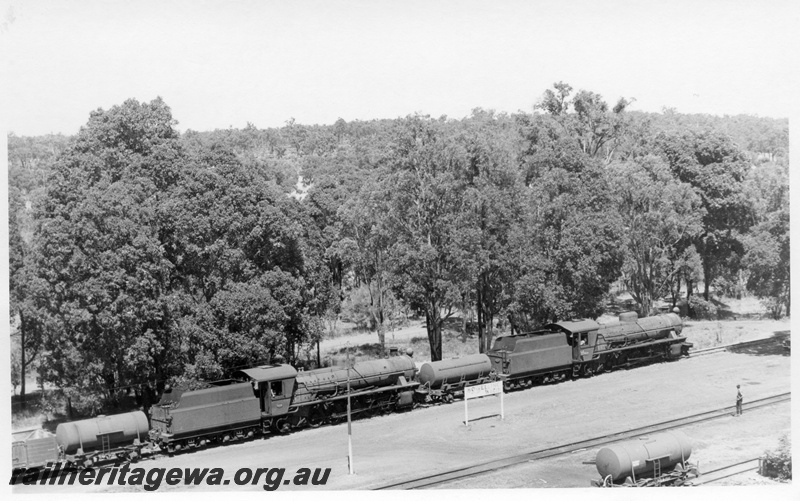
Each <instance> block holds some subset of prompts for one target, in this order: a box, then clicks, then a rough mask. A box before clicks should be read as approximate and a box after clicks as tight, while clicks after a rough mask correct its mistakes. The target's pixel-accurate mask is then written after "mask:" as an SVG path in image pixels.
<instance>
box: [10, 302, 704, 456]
mask: <svg viewBox="0 0 800 501" xmlns="http://www.w3.org/2000/svg"><path fill="white" fill-rule="evenodd" d="M682 327H683V324H682V322H681V319H680V317H679V316H678V315H677V314H674V313H670V314H666V315H660V316H656V317H648V318H642V319H639V318H638V317H637V316H636V314H635V313H623V314H622V315H620V317H619V322H617V323H613V324H604V325H602V324H598V323H596V322H594V321H591V320H581V321H572V322H560V323H554V324H549V325H546V326H544V327H543V328H542V329H540V330H537V331H535V332H530V333H525V334H516V335H509V336H500V337H498V338H497V339H496V340H495V343H494V346H493V348H492V350H491V351H489V352H488V353H485V354H477V355H470V356H465V357H460V358H453V359H446V360H441V361H437V362H428V363H424V364H422V365H421V366H420V367H419V369H417V366H416V364H415V362H414V361H413V359H412V358H411V357H410V356H409V355H410V354H409V355H397V356H392V357H389V358H386V359H381V360H371V361H366V362H360V363H356V364H355V365H354V366H353V367H352V368H351V369H349V370H348V369H346V368H338V367H333V368H322V369H315V370H311V371H297V370H296V369H295V368H294V367H292V366H290V365H287V364H279V365H265V366H260V367H254V368H250V369H245V370H241V371H238V372H237V373H235V374H234V378H233V380H228V381H224V382H219V383H216V384H212V385H211V386H210V387H209V388H204V389H200V390H193V391H184V390H182V389H179V388H176V389H171V390H168V391H165V392H164V394H163V396H162V398H161V400H160V401H159V402H158V403H157V404H156V405H154V406H153V407H152V408H151V409H150V424H149V427H148V426H147V421H146V418H144V414H143V413H141V412H140V411H136V412H132V413H124V414H117V415H113V416H102V417H98V418H94V419H88V420H84V421H78V422H73V423H62V424H60V425H59V426H58V428H57V430H56V441H57V442H58V458H57V459H58V460H61V461H66V462H68V463H69V464H72V465H76V466H88V465H91V464H94V463H96V462H98V461H102V460H105V459H109V458H111V459H115V460H119V459H120V458H122V459H128V460H135V459H136V458H138V457H139V456H140V455H141V454H142V450H143V448H144V449H147V450H166V451H167V452H168V453H173V452H177V451H181V450H186V449H191V448H201V447H205V446H208V445H210V444H214V443H226V442H230V441H235V440H242V439H247V438H252V437H254V436H257V435H265V434H269V433H285V432H288V431H290V430H292V429H297V428H303V427H317V426H320V425H322V424H325V423H335V422H338V421H340V420H343V419H346V416H347V400H348V397H349V399H350V401H351V407H352V411H351V412H352V414H353V415H356V416H368V415H375V414H381V413H388V412H397V411H403V410H407V409H411V408H412V407H414V406H415V405H418V404H425V403H432V402H448V401H452V400H454V399H455V398H457V397H459V396H461V395H463V392H464V389H465V388H466V387H468V386H472V385H477V384H483V383H486V382H491V381H497V380H502V381H503V382H504V386H505V388H506V389H507V390H514V389H519V388H526V387H529V386H532V385H534V384H545V383H551V382H557V381H561V380H564V379H568V378H579V377H589V376H592V375H594V374H598V373H601V372H603V371H609V370H612V369H615V368H620V367H631V366H634V365H638V364H642V363H646V362H650V361H655V360H674V359H677V358H680V357H681V356H685V355H688V350H689V348H690V347H691V346H692V345H691V343H688V342H687V341H686V337H685V336H681V331H682ZM62 427H63V428H62ZM14 457H15V458H16V457H17V455H16V454H15V456H14ZM15 466H18V465H16V464H15Z"/></svg>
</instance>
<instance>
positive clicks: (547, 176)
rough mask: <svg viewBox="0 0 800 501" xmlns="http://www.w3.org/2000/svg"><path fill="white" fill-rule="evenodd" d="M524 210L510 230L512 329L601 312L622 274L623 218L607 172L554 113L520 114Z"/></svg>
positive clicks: (509, 314) (593, 315)
mask: <svg viewBox="0 0 800 501" xmlns="http://www.w3.org/2000/svg"><path fill="white" fill-rule="evenodd" d="M520 121H521V126H522V131H523V136H524V138H525V141H526V146H525V149H524V152H523V156H522V168H523V175H524V179H525V194H524V195H525V196H524V214H523V217H522V219H521V222H520V223H519V224H518V225H517V227H516V228H515V230H514V231H513V232H512V235H513V240H512V242H511V247H512V252H513V256H514V258H513V259H514V260H515V261H516V262H517V263H518V270H517V272H516V273H515V280H514V281H513V289H512V290H513V292H512V293H511V297H513V301H512V302H511V304H510V305H509V307H508V308H507V313H508V316H509V319H510V321H511V323H512V328H513V329H514V330H521V329H529V328H533V327H536V326H537V325H539V324H542V323H546V322H551V321H555V320H558V319H564V318H576V317H592V318H594V317H597V316H599V315H600V314H601V313H602V311H603V299H604V297H605V294H606V293H607V292H608V288H609V286H610V284H611V283H612V282H613V281H614V280H616V279H617V278H618V277H619V274H620V268H621V265H622V257H623V255H622V249H621V248H620V246H619V240H620V238H621V233H622V224H621V221H620V218H619V214H618V212H617V210H616V207H615V206H614V203H613V198H612V197H611V192H610V189H609V185H608V179H607V172H606V170H605V168H604V167H603V165H602V164H601V163H600V162H599V161H598V159H596V158H593V157H590V156H588V155H587V154H586V153H584V152H583V150H582V149H580V147H579V146H578V145H577V144H576V143H575V141H574V139H573V137H572V136H571V134H570V133H569V132H568V131H565V130H564V129H563V128H562V127H561V126H560V124H558V123H557V122H556V121H555V120H554V119H553V118H552V117H550V116H546V115H544V116H543V115H534V116H521V117H520Z"/></svg>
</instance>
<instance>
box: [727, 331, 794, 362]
mask: <svg viewBox="0 0 800 501" xmlns="http://www.w3.org/2000/svg"><path fill="white" fill-rule="evenodd" d="M788 342H789V331H776V332H773V333H772V337H771V338H769V340H768V341H765V342H763V343H760V344H751V345H746V346H739V347H734V348H729V349H728V351H730V352H731V353H740V354H743V355H755V356H768V355H771V356H775V355H777V356H782V357H788V356H791V354H792V352H791V348H790V347H789V344H788Z"/></svg>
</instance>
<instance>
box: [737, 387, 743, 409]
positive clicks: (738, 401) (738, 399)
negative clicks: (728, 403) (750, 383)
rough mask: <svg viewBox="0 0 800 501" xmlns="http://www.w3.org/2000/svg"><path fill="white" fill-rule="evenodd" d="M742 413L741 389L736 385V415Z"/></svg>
mask: <svg viewBox="0 0 800 501" xmlns="http://www.w3.org/2000/svg"><path fill="white" fill-rule="evenodd" d="M741 415H742V390H740V389H739V385H738V384H737V385H736V416H741Z"/></svg>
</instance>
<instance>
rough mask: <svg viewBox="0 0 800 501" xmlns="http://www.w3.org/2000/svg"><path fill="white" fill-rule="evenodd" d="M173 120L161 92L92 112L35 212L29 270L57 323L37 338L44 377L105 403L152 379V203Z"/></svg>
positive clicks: (166, 165) (164, 274)
mask: <svg viewBox="0 0 800 501" xmlns="http://www.w3.org/2000/svg"><path fill="white" fill-rule="evenodd" d="M173 125H174V121H173V120H172V115H171V113H170V110H169V108H168V107H167V106H166V105H165V104H164V103H163V101H161V100H160V99H156V100H154V101H152V102H151V103H139V102H137V101H135V100H129V101H126V102H125V103H124V104H123V105H121V106H115V107H113V108H111V109H110V110H108V111H103V110H97V111H95V112H92V114H91V116H90V119H89V122H88V124H87V125H86V126H85V127H83V128H81V131H80V133H79V134H78V136H77V137H76V139H75V141H74V142H73V143H72V144H71V146H70V147H69V148H68V149H67V150H66V151H65V153H64V154H63V155H62V156H61V157H60V158H59V160H58V161H57V163H56V166H55V169H54V170H53V173H52V175H51V177H50V179H49V182H48V187H47V194H46V198H45V200H44V201H43V203H42V204H41V205H40V207H39V208H38V211H37V224H38V225H37V230H38V232H37V238H36V239H35V247H36V251H37V252H36V258H35V260H36V262H35V265H36V270H37V274H38V277H39V278H40V279H42V280H43V281H45V282H46V284H47V287H48V292H49V308H50V313H51V314H52V315H53V316H54V317H56V318H58V319H59V321H60V324H61V325H60V329H59V330H57V331H55V332H51V336H49V337H48V338H47V339H46V340H45V347H46V349H47V350H48V356H46V357H44V358H43V363H44V365H45V367H44V369H45V370H44V373H45V377H46V379H47V380H48V381H51V382H53V383H56V384H57V385H59V386H61V387H71V388H76V389H80V390H79V391H82V392H86V391H87V390H88V391H89V392H91V391H97V392H99V393H102V394H103V395H104V396H105V398H106V399H107V401H110V402H111V403H112V405H113V403H115V402H116V392H115V389H116V388H117V387H118V386H120V385H121V384H124V383H126V382H127V381H131V380H135V381H137V382H138V381H141V379H142V377H143V376H145V377H146V376H148V375H150V374H153V377H154V378H158V363H157V361H158V358H159V355H160V354H162V353H163V351H164V345H165V344H166V339H168V329H169V324H170V322H171V318H170V314H169V306H168V304H167V302H166V301H165V296H164V294H163V291H165V290H168V289H169V284H170V281H171V273H172V266H171V263H170V262H169V261H168V260H167V257H166V250H165V249H164V247H163V246H162V245H161V241H160V239H159V233H160V231H161V228H162V219H161V216H162V213H161V211H160V210H159V206H160V204H161V203H162V202H163V200H164V194H165V192H166V190H168V189H169V187H170V186H171V185H172V184H173V183H174V181H175V179H176V178H177V171H178V169H179V168H180V150H179V147H178V144H177V138H178V134H177V132H176V131H175V130H174V128H173ZM142 358H147V359H149V360H148V361H149V362H150V363H147V364H145V365H144V366H143V365H142V364H140V362H139V361H140V360H141V359H142ZM154 365H155V368H154V372H153V371H152V370H151V371H147V372H146V373H143V372H141V369H142V368H143V367H147V368H151V369H152V368H153V367H154Z"/></svg>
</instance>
